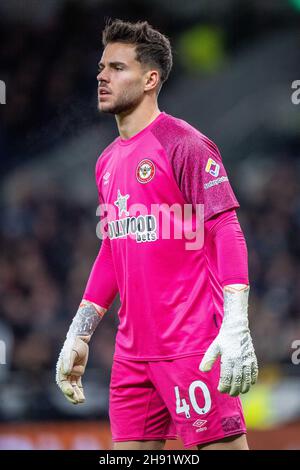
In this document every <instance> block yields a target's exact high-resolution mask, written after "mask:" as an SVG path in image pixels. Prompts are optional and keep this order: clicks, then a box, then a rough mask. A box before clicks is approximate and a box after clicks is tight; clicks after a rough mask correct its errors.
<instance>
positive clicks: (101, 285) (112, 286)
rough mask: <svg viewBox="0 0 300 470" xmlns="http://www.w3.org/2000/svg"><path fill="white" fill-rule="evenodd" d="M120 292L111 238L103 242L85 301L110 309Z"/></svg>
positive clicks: (85, 294) (86, 289)
mask: <svg viewBox="0 0 300 470" xmlns="http://www.w3.org/2000/svg"><path fill="white" fill-rule="evenodd" d="M117 292H118V285H117V281H116V275H115V268H114V264H113V260H112V254H111V246H110V240H109V238H105V239H104V240H103V242H102V245H101V248H100V251H99V254H98V256H97V258H96V260H95V262H94V265H93V267H92V270H91V273H90V276H89V279H88V282H87V285H86V288H85V293H84V296H83V297H84V299H86V300H90V301H91V302H95V303H96V304H97V305H99V306H100V307H104V308H109V306H110V305H111V303H112V302H113V300H114V298H115V296H116V294H117Z"/></svg>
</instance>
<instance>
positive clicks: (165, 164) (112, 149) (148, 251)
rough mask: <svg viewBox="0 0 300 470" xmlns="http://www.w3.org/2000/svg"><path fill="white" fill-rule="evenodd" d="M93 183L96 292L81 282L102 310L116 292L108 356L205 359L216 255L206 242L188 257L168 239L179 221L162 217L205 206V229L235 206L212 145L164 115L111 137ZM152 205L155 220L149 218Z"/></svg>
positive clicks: (212, 321)
mask: <svg viewBox="0 0 300 470" xmlns="http://www.w3.org/2000/svg"><path fill="white" fill-rule="evenodd" d="M96 181H97V186H98V191H99V196H100V202H104V203H105V204H107V205H109V210H108V218H107V225H106V228H107V229H108V235H109V237H108V238H106V239H105V240H104V241H103V243H102V247H101V250H100V255H99V260H100V261H99V263H98V264H99V265H100V268H99V266H98V271H96V273H97V278H96V279H97V286H95V277H94V279H93V282H91V280H89V282H88V285H87V288H86V291H85V294H84V298H86V299H88V300H91V301H94V302H96V303H98V304H99V305H101V306H103V307H106V308H107V307H108V306H109V305H110V303H111V301H112V299H113V298H114V296H115V294H116V293H117V291H119V293H120V300H121V307H120V310H119V320H120V323H119V327H118V332H117V337H116V348H115V357H116V358H117V357H119V358H127V359H132V360H162V359H171V358H178V357H183V356H187V355H194V354H199V353H204V352H205V351H206V349H207V347H208V346H209V344H210V343H211V341H212V340H213V339H214V338H215V336H216V335H217V333H218V329H219V327H220V323H221V321H222V316H223V293H222V286H221V284H220V282H219V279H218V273H217V266H216V259H215V256H214V250H213V247H212V246H210V242H208V241H204V245H203V246H202V247H201V246H200V248H197V249H187V242H188V241H189V240H187V239H186V238H185V237H177V238H176V237H175V236H174V228H176V227H177V226H178V224H179V222H180V220H181V217H180V214H179V213H178V211H177V213H176V214H174V213H172V211H168V210H167V209H166V208H168V207H169V206H172V205H174V204H176V205H177V207H181V208H182V213H183V212H184V211H183V207H184V205H185V204H192V205H193V207H194V208H195V207H196V204H203V205H204V219H205V220H208V219H209V218H211V217H212V216H213V215H215V214H218V213H220V212H223V211H225V210H227V209H231V208H236V207H238V206H239V205H238V202H237V200H236V198H235V196H234V194H233V191H232V189H231V186H230V183H229V181H228V177H227V175H226V172H225V169H224V167H223V165H222V161H221V156H220V154H219V151H218V149H217V147H216V145H215V144H214V143H213V142H211V141H210V140H209V139H208V138H207V137H205V136H204V135H203V134H201V133H200V132H199V131H198V130H196V129H195V128H193V127H192V126H191V125H189V124H187V123H186V122H185V121H183V120H181V119H177V118H175V117H172V116H170V115H168V114H166V113H164V112H162V113H160V115H159V116H158V117H157V118H156V119H155V120H154V121H153V122H152V123H151V124H150V125H148V127H146V128H145V129H143V130H142V131H141V132H139V133H138V134H136V135H135V136H133V137H132V138H130V139H128V140H123V139H121V138H120V137H118V138H117V139H116V140H115V141H114V142H113V143H112V144H111V145H110V146H109V147H107V148H106V149H105V150H104V152H103V153H102V155H101V156H100V157H99V159H98V162H97V165H96ZM136 205H139V206H136ZM160 205H163V206H162V208H163V209H162V211H161V214H162V213H163V216H162V215H161V214H159V213H157V211H156V210H154V209H153V207H158V206H160ZM162 217H164V223H166V222H168V224H169V227H170V228H169V231H170V236H169V237H168V236H165V235H164V232H163V227H162V225H163V222H162ZM192 219H193V221H194V222H195V212H193V215H192ZM168 224H167V225H168ZM174 226H176V227H174ZM101 256H102V258H103V259H102V260H101ZM94 269H96V268H95V267H94ZM90 279H91V278H90Z"/></svg>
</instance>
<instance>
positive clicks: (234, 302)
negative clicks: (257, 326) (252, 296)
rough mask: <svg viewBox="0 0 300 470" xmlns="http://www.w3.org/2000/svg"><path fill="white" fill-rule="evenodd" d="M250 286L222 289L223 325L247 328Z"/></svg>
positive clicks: (232, 286) (243, 285) (237, 285)
mask: <svg viewBox="0 0 300 470" xmlns="http://www.w3.org/2000/svg"><path fill="white" fill-rule="evenodd" d="M249 290H250V286H249V285H245V284H232V285H228V286H225V287H224V318H223V324H224V325H229V326H230V327H234V326H235V325H240V326H242V327H243V329H248V328H249V323H248V298H249Z"/></svg>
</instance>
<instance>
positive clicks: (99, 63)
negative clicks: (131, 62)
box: [98, 60, 126, 67]
mask: <svg viewBox="0 0 300 470" xmlns="http://www.w3.org/2000/svg"><path fill="white" fill-rule="evenodd" d="M108 65H110V66H111V65H113V66H116V65H122V66H123V67H126V64H125V62H120V61H114V62H109V63H108ZM98 67H104V64H103V62H101V60H100V62H98Z"/></svg>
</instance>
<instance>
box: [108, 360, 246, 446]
mask: <svg viewBox="0 0 300 470" xmlns="http://www.w3.org/2000/svg"><path fill="white" fill-rule="evenodd" d="M202 357H203V355H197V356H196V355H195V356H188V357H183V358H179V359H171V360H165V361H151V362H138V361H131V360H127V359H117V358H115V359H114V362H113V366H112V373H111V382H110V404H109V416H110V424H111V432H112V440H113V441H114V442H120V441H135V440H157V439H177V437H180V438H181V440H182V442H183V444H184V446H185V447H191V446H195V445H197V444H204V443H207V442H213V441H217V440H220V439H223V438H224V437H227V436H232V435H235V434H243V433H245V432H246V427H245V420H244V416H243V410H242V406H241V401H240V399H239V398H238V397H230V396H229V395H228V394H223V393H220V392H219V391H218V390H217V386H218V383H219V375H220V361H219V360H218V361H217V362H216V363H215V364H214V366H213V368H212V370H211V371H210V372H200V371H199V364H200V362H201V359H202Z"/></svg>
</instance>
